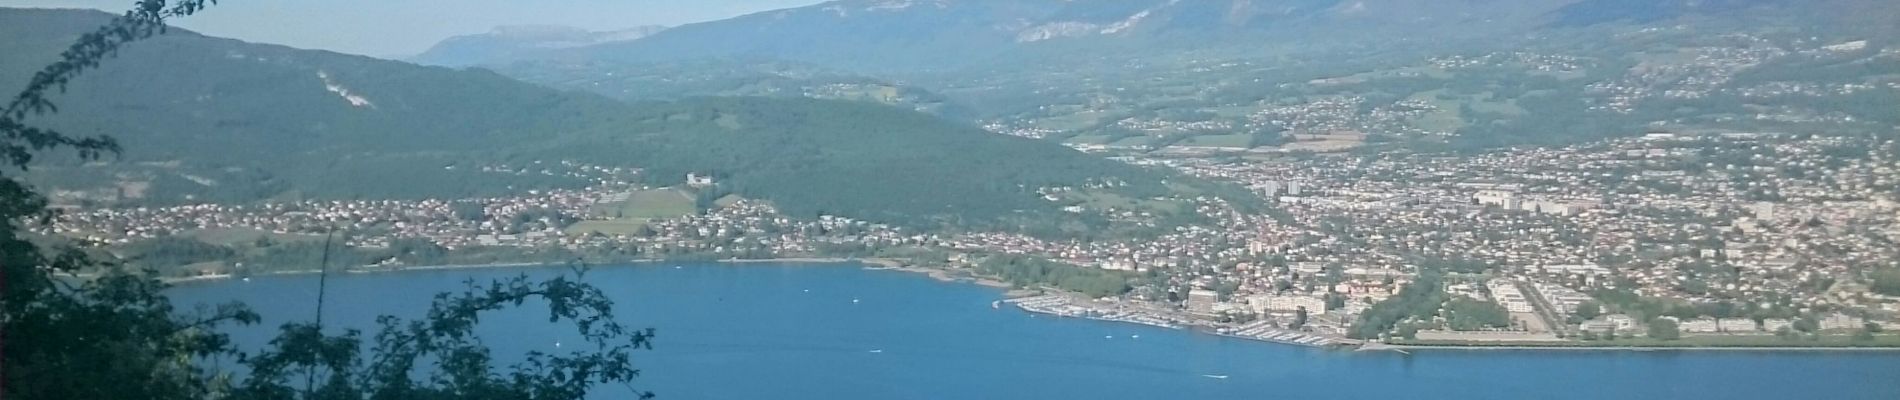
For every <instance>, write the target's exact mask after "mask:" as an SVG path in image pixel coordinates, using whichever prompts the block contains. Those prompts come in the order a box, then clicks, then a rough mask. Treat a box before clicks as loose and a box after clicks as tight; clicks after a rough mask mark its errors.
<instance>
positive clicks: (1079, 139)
mask: <svg viewBox="0 0 1900 400" xmlns="http://www.w3.org/2000/svg"><path fill="white" fill-rule="evenodd" d="M1109 139H1114V137H1113V136H1108V135H1076V136H1075V137H1071V138H1069V139H1068V140H1063V141H1062V142H1063V143H1069V144H1108V142H1109Z"/></svg>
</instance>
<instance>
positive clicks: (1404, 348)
mask: <svg viewBox="0 0 1900 400" xmlns="http://www.w3.org/2000/svg"><path fill="white" fill-rule="evenodd" d="M1439 350H1457V351H1540V350H1550V351H1605V352H1609V351H1616V352H1685V351H1736V352H1816V351H1821V352H1858V351H1875V352H1894V351H1900V347H1877V346H1864V347H1854V346H1779V347H1748V346H1565V345H1549V346H1526V345H1510V346H1457V345H1412V344H1405V345H1398V344H1389V345H1383V346H1381V347H1379V348H1365V349H1363V350H1362V351H1367V352H1377V351H1394V352H1414V351H1439Z"/></svg>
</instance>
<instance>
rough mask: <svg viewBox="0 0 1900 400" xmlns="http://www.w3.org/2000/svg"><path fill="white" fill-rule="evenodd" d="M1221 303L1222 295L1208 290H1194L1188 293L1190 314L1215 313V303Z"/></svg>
mask: <svg viewBox="0 0 1900 400" xmlns="http://www.w3.org/2000/svg"><path fill="white" fill-rule="evenodd" d="M1219 302H1220V293H1216V292H1214V291H1212V290H1206V289H1194V290H1192V291H1189V292H1188V298H1187V308H1188V312H1192V313H1199V314H1212V313H1214V303H1219Z"/></svg>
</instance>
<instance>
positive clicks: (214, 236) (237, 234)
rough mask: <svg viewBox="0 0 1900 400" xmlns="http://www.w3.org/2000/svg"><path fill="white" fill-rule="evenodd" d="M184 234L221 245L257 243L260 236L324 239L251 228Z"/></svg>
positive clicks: (287, 239) (280, 239)
mask: <svg viewBox="0 0 1900 400" xmlns="http://www.w3.org/2000/svg"><path fill="white" fill-rule="evenodd" d="M184 236H186V237H190V238H192V239H197V240H198V241H200V242H205V243H210V244H215V245H221V246H231V245H238V244H251V243H256V242H257V239H258V238H270V240H271V241H274V242H278V243H287V242H297V241H318V240H323V236H321V235H296V234H287V233H275V232H268V231H262V230H257V229H251V228H218V229H199V230H193V231H188V232H185V233H184Z"/></svg>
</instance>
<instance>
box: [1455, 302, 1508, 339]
mask: <svg viewBox="0 0 1900 400" xmlns="http://www.w3.org/2000/svg"><path fill="white" fill-rule="evenodd" d="M1445 313H1446V316H1447V319H1448V320H1449V322H1448V323H1449V324H1450V325H1451V329H1452V330H1455V331H1474V330H1479V329H1486V328H1505V327H1509V326H1511V314H1510V313H1509V312H1507V311H1505V310H1504V307H1500V306H1498V304H1497V303H1492V302H1488V301H1478V300H1473V299H1469V298H1464V297H1459V298H1455V299H1452V300H1451V302H1448V303H1445Z"/></svg>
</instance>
